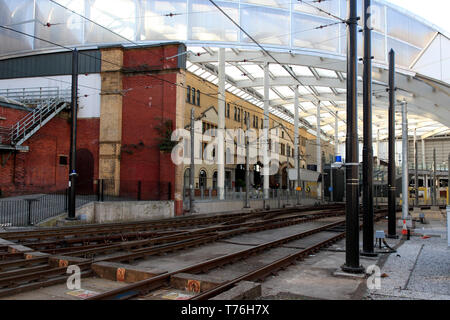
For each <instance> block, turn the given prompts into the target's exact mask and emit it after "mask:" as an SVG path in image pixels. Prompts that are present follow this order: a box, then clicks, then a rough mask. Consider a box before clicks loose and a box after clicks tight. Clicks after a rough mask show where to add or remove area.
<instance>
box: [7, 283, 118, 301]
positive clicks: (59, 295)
mask: <svg viewBox="0 0 450 320" xmlns="http://www.w3.org/2000/svg"><path fill="white" fill-rule="evenodd" d="M124 285H126V283H123V282H116V281H109V280H105V279H100V278H96V277H90V278H85V279H83V278H82V279H81V289H82V290H81V291H85V290H87V291H85V293H90V294H97V293H103V292H106V291H108V290H113V289H116V288H120V287H122V286H124ZM82 294H83V292H77V290H76V289H68V288H67V285H66V284H65V283H63V284H58V285H55V286H51V287H46V288H41V289H38V290H34V291H30V292H24V293H20V294H16V295H14V296H10V297H5V298H2V299H1V300H84V299H86V296H83V295H82Z"/></svg>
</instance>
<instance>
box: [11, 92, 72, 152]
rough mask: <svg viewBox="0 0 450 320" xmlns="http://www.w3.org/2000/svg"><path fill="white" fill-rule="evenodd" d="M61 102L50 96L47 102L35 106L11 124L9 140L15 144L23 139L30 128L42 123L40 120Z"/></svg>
mask: <svg viewBox="0 0 450 320" xmlns="http://www.w3.org/2000/svg"><path fill="white" fill-rule="evenodd" d="M63 103H64V100H63V99H60V98H51V99H49V100H47V103H45V104H42V105H40V106H38V107H37V108H35V109H34V110H33V111H32V112H30V113H29V114H27V115H26V116H25V117H23V118H22V119H21V120H19V121H18V122H17V123H16V124H15V125H13V126H12V128H11V133H10V138H9V140H10V142H11V143H12V144H16V143H17V142H18V141H20V140H21V139H25V138H26V136H27V134H29V133H30V131H31V130H32V129H34V128H35V127H36V126H38V125H42V122H43V121H45V120H46V119H47V117H48V116H50V115H51V114H52V113H54V112H57V110H58V109H59V108H60V107H61V104H63Z"/></svg>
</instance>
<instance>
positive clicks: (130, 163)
mask: <svg viewBox="0 0 450 320" xmlns="http://www.w3.org/2000/svg"><path fill="white" fill-rule="evenodd" d="M185 50H186V49H185V46H184V45H182V44H179V43H173V44H167V45H158V46H146V47H139V48H136V47H134V48H125V47H122V46H117V47H107V48H101V49H99V50H90V51H85V52H84V51H80V54H79V56H80V62H79V63H80V65H79V115H78V131H77V132H78V134H77V173H78V174H79V177H78V181H79V189H81V190H83V191H86V192H94V193H95V190H96V184H97V179H104V180H107V181H110V184H109V185H108V188H110V189H111V190H110V191H112V192H115V193H116V194H117V195H120V194H122V193H127V192H130V191H134V190H135V189H136V188H137V185H138V182H139V184H140V186H141V199H143V200H146V199H149V200H168V199H170V200H175V211H176V213H177V214H180V213H181V212H182V195H181V190H178V187H177V186H178V185H179V186H180V187H181V184H182V180H181V179H182V173H181V168H180V169H178V168H177V167H176V166H175V165H174V164H173V163H172V161H171V157H170V152H166V151H164V150H161V148H160V144H161V141H162V139H164V138H165V136H164V134H162V133H161V129H167V130H170V131H171V130H174V129H176V128H181V127H183V115H184V103H185V99H184V95H185V94H184V91H183V88H182V84H183V83H184V78H185V57H184V54H181V55H180V53H183V52H184V51H185ZM70 55H71V54H70V53H69V56H70ZM52 63H53V64H56V66H51V67H50V65H51V64H52ZM21 64H27V65H29V66H30V68H29V69H28V70H25V71H24V70H23V69H20V68H17V70H19V69H20V71H17V72H15V73H14V72H13V73H8V74H6V73H4V74H3V75H2V74H1V70H4V69H3V68H2V66H5V65H7V66H20V65H21ZM43 64H44V65H45V64H48V65H49V68H48V69H46V68H42V65H43ZM67 64H69V65H67ZM70 68H71V60H70V59H67V53H51V54H46V55H40V56H30V57H21V58H14V59H9V60H8V61H5V60H3V61H0V95H1V92H5V90H6V89H9V90H13V91H14V90H16V89H20V88H23V89H24V90H30V88H37V87H38V86H39V87H40V88H49V87H51V88H54V87H57V88H60V89H61V90H63V89H67V88H70V85H71V84H70V72H69V71H70ZM42 70H44V71H42ZM47 70H48V71H47ZM43 84H46V85H45V86H44V85H43ZM32 110H33V109H32V107H31V108H30V106H24V105H20V104H19V105H17V104H14V103H7V102H0V127H1V128H2V132H3V134H4V133H5V132H8V130H11V129H10V128H11V127H12V126H14V125H15V124H16V123H18V122H19V121H20V120H21V119H23V118H24V117H25V116H27V115H29V114H30V112H33V111H32ZM70 134H71V125H70V106H69V105H67V108H66V109H64V110H62V111H60V112H58V114H57V115H56V116H55V117H53V118H52V119H51V120H50V121H49V122H48V123H47V124H45V125H44V126H42V127H41V128H40V129H38V130H37V131H36V132H35V133H34V134H32V135H31V137H29V138H28V139H27V140H26V141H25V142H23V143H22V144H21V145H20V146H16V145H14V143H10V142H8V141H7V139H6V138H5V137H3V138H4V139H3V142H2V143H1V145H0V155H1V165H2V166H1V170H0V189H1V192H2V196H12V195H17V194H24V193H38V192H51V191H58V190H64V189H65V188H66V187H67V184H68V174H69V161H70V159H69V154H70V153H69V149H70ZM5 141H6V142H5ZM178 171H179V172H178ZM178 180H179V181H178Z"/></svg>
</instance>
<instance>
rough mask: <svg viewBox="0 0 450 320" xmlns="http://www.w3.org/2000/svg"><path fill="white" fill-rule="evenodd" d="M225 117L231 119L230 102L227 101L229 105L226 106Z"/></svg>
mask: <svg viewBox="0 0 450 320" xmlns="http://www.w3.org/2000/svg"><path fill="white" fill-rule="evenodd" d="M225 117H227V118H228V119H230V104H229V103H227V107H226V110H225Z"/></svg>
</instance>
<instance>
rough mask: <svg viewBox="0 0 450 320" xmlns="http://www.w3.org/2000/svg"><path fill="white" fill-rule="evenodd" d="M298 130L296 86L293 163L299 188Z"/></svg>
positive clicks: (295, 95) (298, 196) (298, 202)
mask: <svg viewBox="0 0 450 320" xmlns="http://www.w3.org/2000/svg"><path fill="white" fill-rule="evenodd" d="M298 151H299V128H298V86H295V91H294V163H295V169H296V172H297V183H296V187H297V188H298V187H300V155H299V152H298ZM296 193H297V204H300V191H298V190H296Z"/></svg>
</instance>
